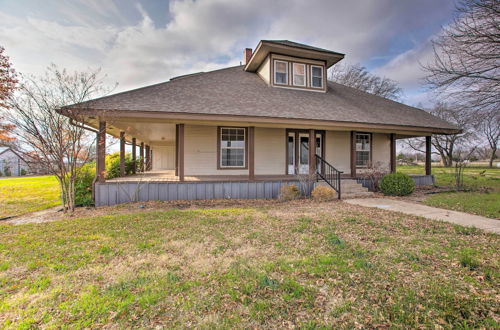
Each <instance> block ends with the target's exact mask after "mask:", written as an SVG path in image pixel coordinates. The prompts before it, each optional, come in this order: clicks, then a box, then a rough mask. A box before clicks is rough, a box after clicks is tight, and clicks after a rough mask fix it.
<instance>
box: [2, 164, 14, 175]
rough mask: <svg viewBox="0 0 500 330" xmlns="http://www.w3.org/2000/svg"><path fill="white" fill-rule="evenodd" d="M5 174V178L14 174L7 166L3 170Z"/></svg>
mask: <svg viewBox="0 0 500 330" xmlns="http://www.w3.org/2000/svg"><path fill="white" fill-rule="evenodd" d="M3 174H4V175H5V176H11V175H12V172H11V171H10V167H9V166H5V167H4V168H3Z"/></svg>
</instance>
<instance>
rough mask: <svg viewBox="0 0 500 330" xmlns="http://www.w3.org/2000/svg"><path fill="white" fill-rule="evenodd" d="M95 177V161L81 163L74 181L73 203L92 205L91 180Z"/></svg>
mask: <svg viewBox="0 0 500 330" xmlns="http://www.w3.org/2000/svg"><path fill="white" fill-rule="evenodd" d="M94 178H95V162H92V163H88V164H85V165H83V166H82V167H80V168H79V169H78V173H77V175H76V182H75V204H76V205H83V206H89V205H93V204H94V201H93V200H92V181H94Z"/></svg>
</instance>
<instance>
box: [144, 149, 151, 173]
mask: <svg viewBox="0 0 500 330" xmlns="http://www.w3.org/2000/svg"><path fill="white" fill-rule="evenodd" d="M150 156H151V154H150V153H149V145H147V144H146V168H145V169H144V170H145V171H149V165H150V164H149V163H150V162H151V157H150Z"/></svg>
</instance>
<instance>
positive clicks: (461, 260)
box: [0, 201, 500, 328]
mask: <svg viewBox="0 0 500 330" xmlns="http://www.w3.org/2000/svg"><path fill="white" fill-rule="evenodd" d="M238 203H241V205H238ZM149 207H155V208H159V209H161V210H160V211H158V210H156V211H152V210H151V209H148V208H149ZM220 207H223V208H220ZM80 212H81V213H80V216H81V217H79V218H71V219H64V220H61V221H55V222H48V223H41V224H28V225H18V226H14V225H2V226H0V242H1V243H0V258H1V259H0V260H1V262H0V283H1V288H0V326H1V325H3V326H5V327H7V328H10V327H12V328H16V327H61V326H70V327H104V326H106V327H147V328H151V327H157V326H160V327H161V326H165V327H176V326H177V327H180V326H182V327H186V326H187V327H189V326H191V327H247V328H248V327H258V328H282V327H306V328H313V327H320V326H331V325H335V326H336V327H390V326H395V327H435V326H443V327H495V326H498V322H499V310H498V298H499V295H500V292H499V289H498V288H499V285H500V283H499V269H500V265H499V260H500V253H499V251H500V244H499V243H500V238H499V236H497V235H493V234H485V233H483V232H480V231H478V230H473V229H468V228H464V227H458V226H453V225H451V224H447V223H440V222H435V221H431V220H425V219H421V218H416V217H408V216H403V215H401V214H397V213H391V212H388V211H384V210H377V209H368V208H361V207H358V206H352V205H347V204H344V203H341V202H329V203H315V202H310V201H293V202H287V203H280V202H275V201H259V202H251V201H246V202H241V201H229V202H199V203H193V204H191V203H189V204H188V203H150V204H147V205H146V209H144V210H143V209H138V204H131V205H128V206H120V207H109V208H102V209H99V210H98V211H95V212H94V211H92V210H87V211H80ZM90 215H92V216H90Z"/></svg>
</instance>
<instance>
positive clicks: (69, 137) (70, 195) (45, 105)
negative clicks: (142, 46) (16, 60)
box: [4, 65, 110, 211]
mask: <svg viewBox="0 0 500 330" xmlns="http://www.w3.org/2000/svg"><path fill="white" fill-rule="evenodd" d="M21 78H22V79H21V82H20V85H19V89H18V91H17V93H15V95H14V96H13V97H11V98H9V100H8V106H9V107H8V110H6V111H4V114H5V117H6V118H7V119H8V120H9V121H10V122H11V123H12V124H14V125H15V126H16V128H15V129H14V130H13V134H14V135H15V136H16V137H17V138H18V139H19V141H20V143H19V145H21V146H24V150H23V151H24V154H25V155H26V156H27V157H31V156H32V157H33V158H36V160H37V161H39V162H41V163H42V164H43V166H44V167H45V168H46V169H47V170H48V171H49V173H51V174H53V175H55V176H56V178H57V180H58V181H59V184H60V187H61V192H62V194H61V195H62V196H61V198H62V204H63V207H64V210H65V211H73V210H74V208H75V180H76V176H77V173H78V169H79V168H80V167H81V166H82V165H83V164H85V163H86V162H87V161H88V160H89V157H90V154H91V146H92V143H93V142H94V141H95V135H94V134H91V133H89V132H88V131H87V130H86V129H85V127H84V126H82V125H79V124H76V122H83V118H81V117H80V116H79V115H78V114H75V113H71V112H66V113H65V114H64V115H63V114H61V113H60V112H58V109H60V108H61V107H62V106H65V105H69V104H74V103H79V102H83V101H86V100H89V99H91V98H94V97H96V96H99V95H103V94H105V93H107V92H109V91H110V89H108V88H105V87H104V84H103V81H102V77H101V75H100V70H95V71H89V72H74V73H69V72H67V71H66V70H60V69H58V68H57V67H56V66H55V65H51V66H50V67H48V69H47V71H46V73H45V75H44V76H41V77H27V76H21Z"/></svg>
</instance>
